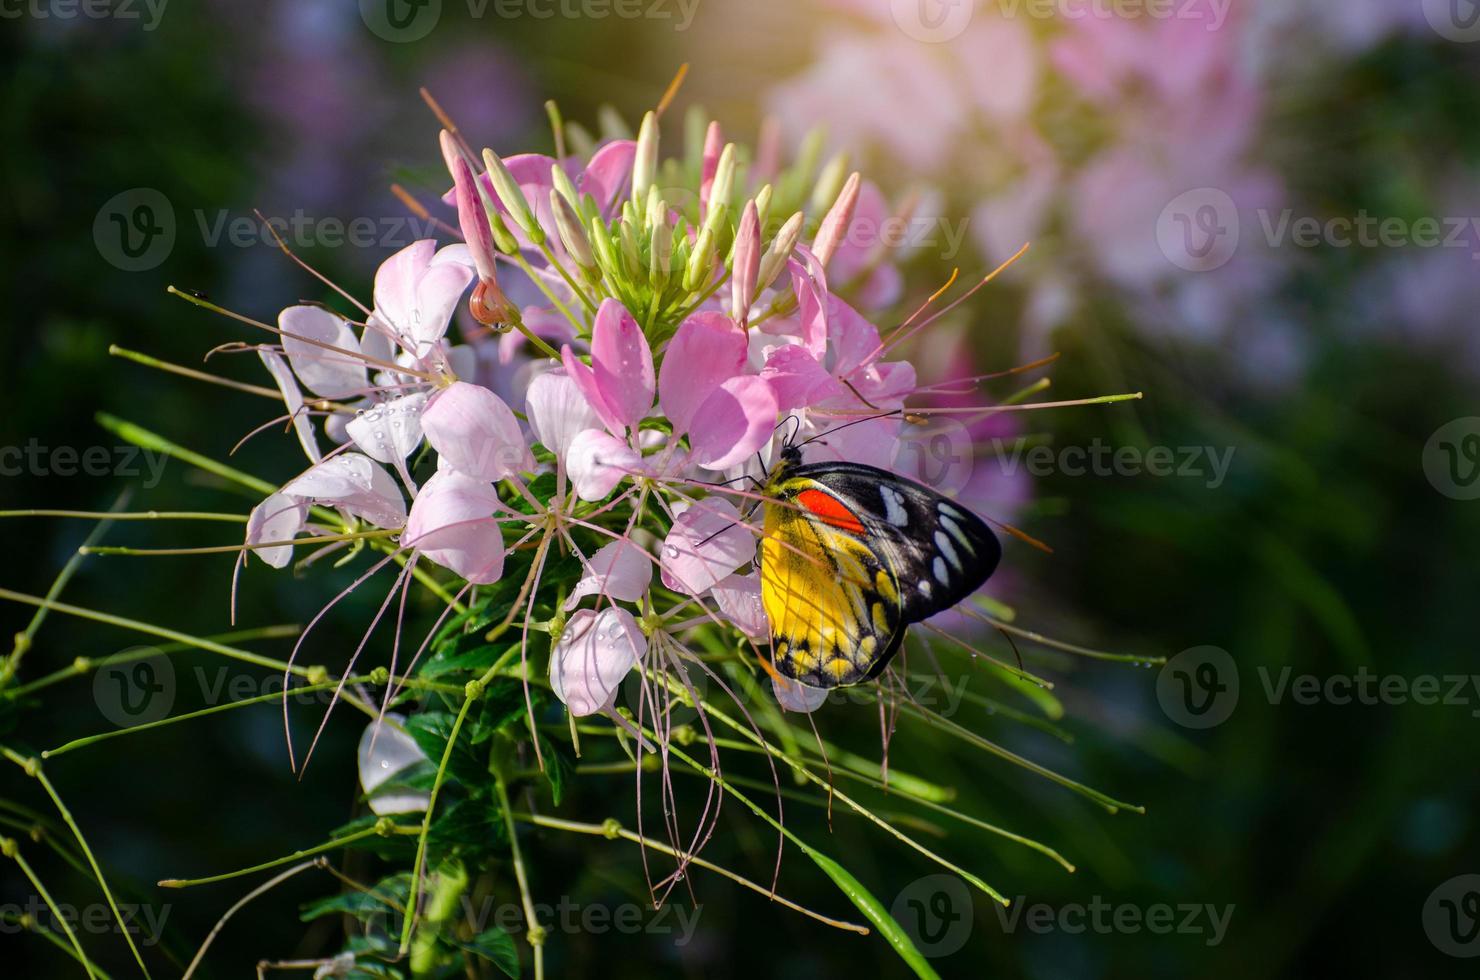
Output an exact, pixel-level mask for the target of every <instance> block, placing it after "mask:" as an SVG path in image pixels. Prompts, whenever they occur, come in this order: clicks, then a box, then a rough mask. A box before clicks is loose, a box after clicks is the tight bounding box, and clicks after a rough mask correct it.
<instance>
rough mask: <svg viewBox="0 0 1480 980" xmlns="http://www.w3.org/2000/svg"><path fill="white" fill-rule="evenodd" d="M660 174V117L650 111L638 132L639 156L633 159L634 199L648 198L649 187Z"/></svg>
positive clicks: (639, 201)
mask: <svg viewBox="0 0 1480 980" xmlns="http://www.w3.org/2000/svg"><path fill="white" fill-rule="evenodd" d="M657 176H658V117H657V116H656V115H655V114H654V113H652V112H649V113H648V114H647V115H645V116H643V117H642V127H641V128H640V129H639V130H638V132H637V156H636V157H635V158H634V159H633V161H632V200H634V201H636V202H638V203H641V202H642V201H644V200H646V199H647V193H648V188H650V187H652V186H653V181H654V180H655V179H656V178H657Z"/></svg>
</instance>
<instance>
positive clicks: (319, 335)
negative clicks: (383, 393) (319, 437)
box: [278, 306, 369, 398]
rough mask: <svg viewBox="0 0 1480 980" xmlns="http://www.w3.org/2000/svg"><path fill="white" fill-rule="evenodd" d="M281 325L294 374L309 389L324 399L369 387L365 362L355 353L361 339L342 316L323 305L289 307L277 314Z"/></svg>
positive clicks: (349, 394)
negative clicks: (356, 336) (323, 345)
mask: <svg viewBox="0 0 1480 980" xmlns="http://www.w3.org/2000/svg"><path fill="white" fill-rule="evenodd" d="M278 328H279V329H281V330H282V331H283V333H284V336H283V350H284V351H286V352H287V354H288V360H289V362H290V363H292V365H293V373H294V374H296V375H298V380H299V381H302V382H303V386H304V387H305V388H307V389H308V390H309V391H311V392H313V393H314V394H316V395H320V396H322V397H324V398H347V397H349V396H351V395H354V394H357V393H359V392H362V391H363V390H364V389H365V388H366V387H367V386H368V384H369V382H368V380H367V375H366V373H365V362H364V361H362V360H360V359H359V358H358V357H357V356H355V355H358V354H359V353H360V342H359V341H358V340H357V339H355V332H354V331H353V330H351V329H350V327H349V324H348V323H346V322H345V320H344V318H343V317H341V316H335V315H334V314H333V313H330V312H329V311H328V310H326V309H324V308H323V307H320V306H290V307H288V308H287V309H286V310H283V312H281V313H279V314H278ZM309 341H316V343H309ZM321 344H327V345H329V347H333V348H337V350H330V349H328V348H326V347H322V346H320V345H321ZM346 352H347V353H346Z"/></svg>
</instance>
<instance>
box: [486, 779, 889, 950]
mask: <svg viewBox="0 0 1480 980" xmlns="http://www.w3.org/2000/svg"><path fill="white" fill-rule="evenodd" d="M624 764H625V763H624ZM514 818H515V819H517V820H522V821H524V822H526V823H532V824H534V825H535V826H537V827H548V828H550V829H551V830H564V831H568V832H569V833H572V834H586V835H588V836H592V837H605V838H606V839H607V840H614V839H616V838H618V837H620V838H622V839H623V840H629V841H632V842H633V843H634V844H641V845H642V846H643V847H646V848H648V849H649V850H652V851H657V852H658V853H660V854H667V855H669V856H670V857H681V856H682V855H680V854H679V852H678V851H677V850H676V849H674V848H672V847H670V846H668V845H667V844H664V843H661V842H659V841H655V840H651V839H649V838H645V837H643V836H642V835H640V834H637V833H634V832H633V831H630V830H628V829H627V828H625V827H623V826H622V825H621V824H619V823H618V822H617V821H616V820H608V821H606V822H605V823H601V824H594V823H577V822H576V821H574V820H561V819H559V818H558V817H546V816H542V815H540V814H537V813H516V814H514ZM688 861H689V862H690V863H691V864H697V865H698V866H699V867H701V868H708V869H709V870H710V871H713V872H714V873H715V874H719V875H723V876H724V877H726V878H728V879H730V880H731V881H733V882H735V883H736V884H737V885H741V886H743V887H745V888H749V889H750V890H751V891H753V892H755V893H756V894H757V895H765V896H766V897H767V898H769V899H771V900H772V901H774V902H776V903H777V904H778V905H784V906H786V907H787V908H789V909H792V910H793V911H796V912H800V913H802V914H803V915H805V916H807V917H808V918H810V919H816V920H817V921H818V922H821V923H823V924H825V925H829V926H832V927H833V928H834V929H842V930H843V931H845V932H856V933H858V934H859V935H860V936H867V935H868V934H869V930H868V927H867V926H861V925H857V924H856V923H853V922H844V921H843V920H841V919H832V918H828V917H827V916H825V915H822V914H821V913H818V912H813V911H812V910H811V909H809V908H806V907H804V906H801V905H798V904H797V903H796V902H793V901H791V900H790V899H786V898H782V897H781V896H780V895H777V894H776V893H775V892H774V891H772V890H771V889H769V888H765V887H762V886H761V885H758V884H756V883H755V882H753V881H751V880H750V879H749V878H745V877H743V876H741V875H738V874H736V873H735V872H733V871H731V870H730V869H728V868H725V867H722V866H721V865H718V864H715V863H714V862H713V861H707V860H705V859H704V858H702V857H699V856H698V855H696V854H695V855H689V856H688Z"/></svg>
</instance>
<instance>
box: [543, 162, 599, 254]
mask: <svg viewBox="0 0 1480 980" xmlns="http://www.w3.org/2000/svg"><path fill="white" fill-rule="evenodd" d="M557 169H559V168H557ZM550 209H551V210H552V211H554V212H555V228H556V230H558V231H559V232H560V241H561V242H563V243H564V245H565V250H566V251H567V252H569V253H570V257H571V258H572V259H574V260H575V263H576V265H578V266H580V267H581V268H582V269H594V268H596V258H595V257H594V256H593V255H592V254H591V243H590V241H589V240H587V238H586V230H585V229H584V228H583V227H582V226H581V218H580V215H578V214H576V209H575V208H573V207H572V206H571V203H570V202H569V201H567V200H566V199H565V198H564V197H562V196H561V194H560V192H559V191H558V190H556V189H554V188H551V190H550Z"/></svg>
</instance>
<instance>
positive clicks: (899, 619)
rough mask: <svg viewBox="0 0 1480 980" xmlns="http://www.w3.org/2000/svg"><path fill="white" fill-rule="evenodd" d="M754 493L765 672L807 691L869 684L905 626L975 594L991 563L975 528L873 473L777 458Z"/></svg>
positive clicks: (897, 481)
mask: <svg viewBox="0 0 1480 980" xmlns="http://www.w3.org/2000/svg"><path fill="white" fill-rule="evenodd" d="M765 493H766V496H767V498H768V499H767V502H766V504H765V527H764V531H763V533H762V537H761V559H760V560H761V601H762V604H763V605H764V607H765V610H766V616H767V618H768V619H769V620H770V623H771V634H772V637H771V639H772V649H773V663H774V665H775V667H776V669H777V671H779V672H780V673H781V674H782V675H783V676H785V677H788V678H791V679H793V680H796V681H800V682H801V683H803V684H805V685H808V686H810V687H819V688H833V687H846V686H849V685H853V684H861V683H864V682H866V681H869V680H872V679H873V678H875V677H877V676H878V675H879V674H880V673H882V672H883V670H884V668H885V667H887V666H888V665H889V661H890V659H891V658H893V656H894V655H895V653H897V652H898V651H899V648H900V645H901V644H902V643H903V642H904V634H905V630H906V628H907V627H908V626H909V625H910V624H911V623H917V622H919V621H921V620H923V619H927V618H929V617H930V616H933V615H935V614H936V613H939V612H941V611H943V610H945V609H948V608H950V607H951V606H953V605H955V604H956V603H958V602H960V601H961V600H962V599H964V598H966V597H967V596H968V595H970V594H971V593H972V592H974V591H976V590H977V589H978V588H980V587H981V585H982V583H983V582H985V581H986V580H987V578H988V577H989V576H990V575H991V574H992V572H993V571H994V570H995V569H996V567H997V563H998V561H999V560H1000V559H1001V557H1002V548H1001V545H1000V544H999V543H998V541H997V538H996V536H995V535H994V534H993V533H992V531H991V529H990V528H988V527H987V525H986V523H985V522H983V521H982V520H981V518H979V517H977V516H976V515H975V514H973V513H971V512H970V511H968V510H966V509H965V508H964V507H962V506H960V505H959V504H956V503H954V502H953V501H951V500H950V499H949V498H947V497H943V496H941V495H940V494H938V493H936V492H935V491H933V490H931V489H929V488H928V487H925V486H922V485H921V484H918V483H915V482H913V481H911V480H906V479H904V478H902V477H899V476H897V475H895V474H893V473H890V472H888V471H887V470H881V469H878V468H876V467H873V466H865V465H863V464H860V463H809V464H803V463H802V462H801V456H800V453H798V452H797V450H796V449H794V448H788V449H787V450H785V451H784V452H783V454H782V461H781V464H780V465H779V466H778V467H777V468H776V470H775V471H774V472H773V473H772V475H771V477H770V480H769V481H768V483H767V486H766V489H765Z"/></svg>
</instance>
